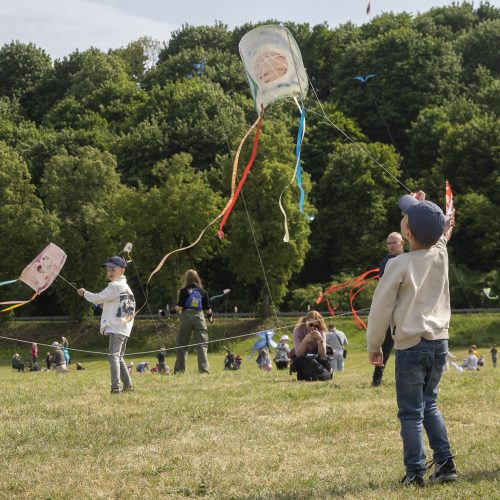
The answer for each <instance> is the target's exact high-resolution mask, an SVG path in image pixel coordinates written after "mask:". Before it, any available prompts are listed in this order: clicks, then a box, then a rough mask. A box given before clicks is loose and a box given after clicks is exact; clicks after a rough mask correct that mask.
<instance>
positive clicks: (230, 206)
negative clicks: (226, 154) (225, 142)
mask: <svg viewBox="0 0 500 500" xmlns="http://www.w3.org/2000/svg"><path fill="white" fill-rule="evenodd" d="M263 118H264V108H262V110H261V113H260V116H259V119H258V120H257V122H256V123H257V132H256V133H255V138H254V140H253V147H252V155H251V156H250V160H248V163H247V166H246V167H245V170H244V171H243V175H242V176H241V179H240V182H239V183H238V187H237V188H236V191H235V193H234V196H233V195H231V198H230V199H229V201H228V203H227V204H226V207H225V208H224V210H223V212H222V214H221V215H223V218H222V220H221V222H220V224H219V231H218V234H219V238H224V231H223V230H222V228H223V227H224V225H225V224H226V221H227V219H228V217H229V215H230V214H231V211H232V210H233V207H234V204H235V203H236V200H237V199H238V196H239V194H240V191H241V189H242V187H243V184H244V183H245V181H246V178H247V176H248V173H249V172H250V169H251V168H252V165H253V162H254V160H255V156H256V155H257V146H258V145H259V135H260V129H261V126H262V119H263ZM254 126H255V123H254V125H252V128H253V127H254ZM252 128H251V129H250V130H252ZM250 130H249V131H248V132H247V135H245V137H244V138H243V141H242V142H241V143H240V147H239V148H238V155H237V156H236V157H235V160H236V159H237V158H239V151H240V150H241V146H242V145H243V142H244V140H245V139H246V137H247V136H248V134H249V133H250ZM236 166H237V164H236V165H235V166H234V167H233V177H234V176H235V167H236Z"/></svg>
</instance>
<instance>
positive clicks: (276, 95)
mask: <svg viewBox="0 0 500 500" xmlns="http://www.w3.org/2000/svg"><path fill="white" fill-rule="evenodd" d="M239 48H240V55H241V58H242V60H243V64H244V66H245V70H246V73H247V77H248V81H249V83H250V89H251V92H252V96H253V98H254V103H255V108H256V110H257V113H258V117H257V119H256V120H255V122H254V123H253V124H252V126H251V127H250V128H249V129H248V131H247V132H246V134H245V135H244V136H243V138H242V140H241V141H240V144H239V146H238V149H237V150H236V154H235V155H234V160H233V171H232V175H231V194H230V196H229V200H228V201H227V203H226V205H225V206H224V208H223V209H222V211H221V212H220V213H219V214H218V215H217V216H216V217H215V218H214V219H213V220H212V221H211V222H210V223H209V224H208V225H207V226H206V227H205V228H204V229H202V230H201V232H200V234H199V235H198V237H197V238H196V239H195V240H194V241H193V242H192V243H190V244H189V245H186V246H183V247H181V248H177V249H175V250H172V251H170V252H168V253H167V254H165V255H164V256H163V257H162V259H161V260H160V262H159V263H158V265H157V266H156V267H155V268H154V269H153V271H152V272H151V274H150V275H149V278H148V280H147V283H146V302H145V303H144V304H143V305H142V306H141V307H140V308H139V309H137V311H136V314H137V313H138V312H139V311H140V310H141V309H142V308H143V307H144V306H145V305H146V303H147V300H148V298H147V289H148V285H149V283H150V281H151V279H152V277H153V276H154V275H155V274H156V273H157V272H158V271H159V270H160V269H161V268H162V267H163V265H164V264H165V261H166V260H167V259H168V258H169V257H170V256H171V255H173V254H175V253H178V252H182V251H184V250H188V249H189V248H192V247H194V246H195V245H197V244H198V242H199V241H200V240H201V238H202V237H203V235H204V234H205V231H206V230H207V229H208V228H209V227H211V226H212V225H213V224H215V223H216V222H217V221H219V220H220V223H219V229H218V235H219V238H223V237H224V231H223V228H224V225H225V224H226V221H227V219H228V217H229V215H230V213H231V211H232V209H233V207H234V204H235V203H236V200H237V199H238V196H239V194H240V192H241V189H242V187H243V184H244V183H245V180H246V178H247V176H248V174H249V172H250V169H251V167H252V165H253V162H254V160H255V157H256V155H257V147H258V143H259V135H260V131H261V126H262V120H263V118H264V110H265V108H266V106H268V105H269V104H271V103H272V102H273V101H275V100H276V99H280V98H282V97H288V96H294V99H295V102H296V104H297V106H298V107H299V109H300V110H301V118H300V124H299V131H298V134H297V145H296V157H297V161H296V165H295V172H294V176H293V178H292V181H291V183H293V181H294V179H295V177H297V183H298V185H299V189H300V190H301V201H300V209H301V210H302V205H303V200H304V192H303V191H304V190H303V188H302V184H301V169H300V150H301V146H302V140H303V137H304V132H305V108H304V105H303V104H301V105H300V104H299V103H298V101H297V99H296V97H295V96H296V95H298V96H299V98H300V100H301V102H302V100H303V98H304V96H305V94H306V92H307V90H308V78H307V74H306V71H305V69H304V64H303V62H302V56H301V55H300V50H299V48H298V46H297V43H296V42H295V40H294V39H293V36H292V35H291V34H290V32H289V31H288V29H286V28H285V27H284V26H276V25H266V26H261V27H259V28H256V29H254V30H252V31H250V32H248V33H247V34H245V35H244V36H243V38H242V39H241V41H240V46H239ZM194 69H195V70H196V71H197V72H198V74H199V73H200V72H203V69H204V63H200V65H199V66H198V65H196V67H195V68H194ZM254 129H256V131H255V137H254V142H253V146H252V152H251V155H250V159H249V160H248V163H247V165H246V167H245V169H244V171H243V174H242V175H241V178H240V181H239V183H238V185H237V186H236V177H237V172H238V163H239V158H240V155H241V150H242V148H243V145H244V143H245V141H246V140H247V138H248V137H249V136H250V134H251V132H252V131H253V130H254ZM291 183H290V184H291ZM287 187H288V186H287ZM285 189H286V188H285ZM283 192H284V191H283ZM282 194H283V193H282ZM280 207H281V208H282V206H281V195H280ZM282 212H283V213H284V210H283V209H282ZM284 216H285V237H284V238H283V240H284V241H288V238H289V237H288V227H287V221H286V214H285V213H284Z"/></svg>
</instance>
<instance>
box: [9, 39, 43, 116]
mask: <svg viewBox="0 0 500 500" xmlns="http://www.w3.org/2000/svg"><path fill="white" fill-rule="evenodd" d="M51 71H52V61H51V59H50V56H49V55H48V54H47V53H46V52H45V51H44V50H42V49H40V48H38V47H36V46H35V45H34V44H32V43H28V44H26V43H21V42H19V41H14V42H11V43H9V44H5V45H4V46H3V47H2V48H0V96H7V97H16V98H18V99H19V100H20V102H21V104H22V105H23V107H25V108H26V110H27V111H30V105H31V103H32V99H33V96H34V94H35V90H36V88H37V86H38V85H39V84H40V82H41V81H42V79H43V78H44V77H45V76H46V75H47V74H48V73H50V72H51Z"/></svg>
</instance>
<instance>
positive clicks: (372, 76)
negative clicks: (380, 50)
mask: <svg viewBox="0 0 500 500" xmlns="http://www.w3.org/2000/svg"><path fill="white" fill-rule="evenodd" d="M374 77H375V73H372V74H370V75H366V76H363V75H360V76H355V77H353V80H359V81H360V82H361V83H366V82H367V81H368V80H369V79H370V78H374Z"/></svg>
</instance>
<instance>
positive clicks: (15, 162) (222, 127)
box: [0, 2, 500, 318]
mask: <svg viewBox="0 0 500 500" xmlns="http://www.w3.org/2000/svg"><path fill="white" fill-rule="evenodd" d="M272 22H276V21H272V20H271V21H266V23H272ZM259 24H260V23H259ZM285 24H286V26H287V27H288V28H289V29H290V31H291V33H292V34H293V36H294V37H295V39H296V41H297V43H298V45H299V47H300V49H301V52H302V56H303V60H304V65H305V67H306V69H307V71H308V74H309V77H310V79H311V82H312V85H313V86H314V89H315V91H316V93H317V96H318V99H319V100H317V99H316V98H315V96H314V92H313V91H312V90H310V92H309V94H308V97H307V98H306V100H305V106H306V108H307V111H306V120H307V129H306V135H305V140H304V144H303V148H302V164H303V167H304V170H305V173H304V186H305V188H306V193H307V195H306V204H305V210H304V213H302V214H301V213H299V210H298V199H299V194H298V189H296V188H292V189H290V190H288V192H287V193H286V195H285V197H284V206H285V209H286V211H287V214H288V216H289V226H290V243H284V242H283V241H282V238H283V222H282V214H281V212H280V210H279V208H278V197H279V194H280V192H281V191H282V189H283V188H284V186H285V185H286V184H287V183H288V182H289V180H290V179H291V177H292V175H293V170H294V167H295V158H294V153H295V138H296V135H297V128H298V123H299V114H298V112H297V109H296V107H295V105H294V103H293V101H291V100H290V99H285V100H282V101H278V102H275V103H273V104H272V105H270V106H269V108H268V109H267V110H266V116H265V118H264V122H263V128H262V133H261V139H260V146H259V151H258V154H257V159H256V163H255V165H254V167H253V169H252V171H251V173H250V175H249V177H248V180H247V182H246V184H245V188H244V190H243V194H244V199H243V198H240V199H239V200H238V203H237V204H236V206H235V209H234V211H233V213H232V215H231V217H230V218H229V220H228V224H227V226H226V230H225V233H226V237H225V238H224V239H222V240H219V238H218V236H217V233H216V230H215V229H214V230H213V231H211V230H209V231H208V232H207V234H206V235H205V236H204V238H203V239H202V240H201V241H200V243H199V244H198V245H197V246H195V247H194V248H193V249H192V250H189V251H186V252H182V253H178V254H176V255H174V256H173V257H172V258H170V259H169V260H168V261H167V263H166V265H165V266H164V268H163V269H162V270H161V271H160V272H159V273H158V275H156V276H155V278H153V280H152V282H151V286H150V294H149V297H150V299H149V302H150V304H151V306H152V308H153V309H152V310H157V309H158V308H160V307H164V306H165V304H173V303H174V301H175V298H176V295H177V290H178V288H179V286H180V278H181V276H182V273H183V272H184V271H185V270H186V269H188V268H191V267H195V268H196V269H198V270H199V272H200V274H201V276H202V277H203V280H204V283H205V284H206V285H207V288H208V290H209V292H210V294H211V295H216V294H218V293H221V290H223V289H225V288H230V289H231V293H230V295H229V296H228V302H226V305H225V307H226V308H227V307H229V309H230V310H232V309H233V306H234V305H237V306H238V309H239V311H255V310H261V311H264V312H267V311H268V310H269V305H270V302H271V301H270V299H271V298H272V302H273V303H274V304H275V305H276V307H278V308H280V309H281V310H282V311H286V310H304V309H305V308H306V307H307V305H308V304H309V305H312V304H314V300H315V298H316V297H317V295H318V292H319V290H320V289H321V288H324V287H325V286H328V285H329V284H330V283H332V282H333V281H338V280H342V279H345V278H347V277H349V276H353V275H357V274H359V273H361V272H363V271H365V270H368V269H371V268H374V267H377V264H378V262H379V260H380V258H381V257H382V256H383V255H384V253H385V251H386V250H385V238H386V237H387V234H388V233H389V232H391V231H394V230H398V228H399V221H400V213H399V212H398V209H397V200H398V198H399V197H400V196H401V195H402V194H404V193H405V191H404V190H403V189H402V188H401V186H400V185H398V183H397V182H396V181H395V180H394V178H393V177H392V176H395V177H397V178H398V179H400V180H401V181H402V182H403V183H404V184H405V185H406V186H408V187H409V188H410V189H415V190H416V189H423V190H424V191H426V193H427V197H428V199H430V200H433V201H435V202H436V203H438V204H440V205H441V206H442V207H443V206H444V186H445V179H448V180H449V181H450V183H451V185H452V188H453V192H454V200H455V206H456V209H457V225H456V229H455V232H454V235H453V239H452V240H451V242H450V245H449V252H450V268H451V269H450V286H451V297H452V307H454V308H462V307H493V306H498V301H492V300H488V299H487V298H486V297H485V295H484V294H483V293H482V288H483V287H491V288H492V289H493V291H494V292H495V291H496V292H498V290H500V277H499V273H498V269H499V264H500V253H499V251H498V241H500V217H498V204H499V200H500V154H499V153H500V151H499V146H500V126H499V112H500V57H499V54H500V9H498V8H495V7H493V6H491V5H490V4H489V3H481V4H480V5H479V7H477V8H475V7H474V6H473V4H472V3H468V2H464V3H462V4H456V5H453V6H450V7H443V8H435V9H432V10H430V11H429V12H425V13H422V14H418V15H416V16H411V15H409V14H405V13H403V14H384V15H381V16H379V17H376V18H374V19H373V20H371V21H370V22H369V23H367V24H364V25H362V26H355V25H353V24H345V25H342V26H340V27H338V28H330V27H329V26H328V25H327V24H320V25H315V26H310V25H308V24H294V23H285ZM254 27H256V25H252V24H245V25H243V26H240V27H237V28H235V29H233V30H229V29H228V27H227V26H225V25H223V24H221V23H216V24H214V25H213V26H197V27H195V26H189V25H185V26H183V27H182V28H181V29H179V30H178V31H176V32H174V33H173V34H172V37H171V39H170V41H169V42H168V44H166V45H165V44H164V45H162V44H160V43H159V42H157V41H155V40H153V39H151V38H149V37H144V38H141V39H139V40H135V41H131V42H130V44H129V45H127V46H126V47H122V48H119V49H113V50H110V51H109V52H107V53H105V52H103V51H101V50H98V49H90V50H87V51H84V52H78V51H76V52H73V53H72V54H69V55H68V56H67V57H64V58H63V59H60V60H54V61H53V60H52V59H51V57H50V56H49V55H48V54H47V53H46V52H45V51H44V50H43V48H40V47H36V46H35V45H33V44H23V43H20V42H16V41H13V42H11V43H9V44H6V45H4V46H2V47H1V48H0V202H1V203H0V220H1V222H2V237H1V239H0V253H1V255H2V259H1V260H0V281H3V280H8V279H14V278H15V277H17V276H18V275H19V274H20V272H21V270H22V269H23V267H24V266H25V265H26V264H27V263H29V262H30V261H31V260H32V259H33V257H34V256H35V255H36V254H37V253H38V252H39V251H40V250H41V249H42V248H43V247H44V246H45V245H46V244H47V243H48V242H49V241H52V242H54V243H56V244H57V245H59V246H60V247H61V248H63V249H64V250H65V251H66V253H67V254H68V260H67V263H66V265H65V267H64V269H63V272H62V274H63V275H64V276H65V278H67V279H69V280H70V281H72V282H75V283H76V284H77V285H78V286H84V287H85V288H87V289H90V290H93V291H94V290H95V291H97V290H100V289H101V288H102V287H103V286H104V283H105V276H104V274H103V271H102V269H101V263H102V262H104V260H105V259H106V258H107V257H108V256H109V255H113V254H118V253H119V252H120V251H121V250H122V248H123V247H124V245H125V243H126V242H128V241H130V242H132V243H133V244H134V250H133V252H132V258H133V265H132V266H129V267H130V269H129V272H128V276H129V281H130V283H131V286H132V288H133V289H134V290H135V291H136V296H138V302H139V303H141V296H140V291H139V290H140V289H141V288H142V287H143V285H144V283H145V281H146V280H147V277H148V275H149V273H150V272H151V270H152V269H153V268H154V267H155V266H156V264H157V263H158V262H159V260H160V259H161V257H162V256H163V255H164V254H165V253H167V252H169V251H171V250H174V249H176V248H178V247H180V246H183V245H186V244H188V243H190V242H192V241H194V240H195V238H196V237H197V236H198V234H199V232H200V231H201V229H203V228H204V227H205V226H206V225H207V224H208V222H209V221H211V220H212V219H213V218H214V216H216V215H217V214H218V213H219V212H220V210H221V209H222V208H223V206H224V204H225V203H226V201H227V199H228V197H229V194H230V174H231V165H232V157H231V156H232V154H234V152H235V150H236V148H237V145H238V143H239V141H240V139H241V137H242V136H243V135H244V133H245V131H246V129H247V128H248V126H249V124H250V123H252V122H253V121H254V120H255V118H256V116H257V115H256V112H255V110H254V107H253V101H252V99H251V96H250V91H249V88H248V84H247V80H246V76H245V72H244V69H243V65H242V63H241V60H240V58H239V55H238V43H239V40H240V39H241V37H242V36H243V35H244V34H245V33H246V32H247V31H249V30H250V29H252V28H254ZM201 63H203V64H204V68H203V70H202V71H200V70H198V68H199V65H200V64H201ZM368 74H374V75H375V76H374V77H372V78H370V79H369V80H367V82H366V83H362V82H361V81H359V80H357V79H355V77H356V76H360V75H368ZM320 103H321V104H320ZM322 108H323V109H322ZM323 110H324V111H325V113H326V115H327V116H328V119H329V120H330V121H331V122H333V123H334V124H335V125H336V127H338V128H340V129H341V130H343V131H344V132H345V133H346V134H348V135H349V137H351V138H352V139H353V140H354V141H356V142H357V144H358V145H360V146H362V148H364V149H366V150H367V151H368V152H369V153H370V154H371V155H372V156H373V157H374V158H375V159H377V161H378V162H379V163H380V164H382V165H383V166H384V169H385V170H384V169H382V168H381V167H380V166H379V165H377V164H376V163H375V162H373V161H372V160H371V159H370V158H368V156H367V155H366V154H365V153H363V152H362V151H361V150H360V148H359V147H358V146H357V145H356V144H353V143H352V142H350V141H349V140H346V137H345V135H343V134H342V133H341V132H339V130H338V128H336V127H335V126H332V124H331V123H330V122H329V121H327V120H326V119H325V118H324V117H322V116H321V114H322V113H323ZM249 142H251V141H249ZM249 156H250V146H248V147H247V148H246V149H244V151H243V154H242V158H241V161H240V163H241V164H244V162H245V160H247V159H248V158H249ZM261 262H262V265H261ZM264 271H265V272H264ZM266 277H267V283H266ZM28 295H29V289H27V287H26V286H25V285H23V284H16V285H11V286H10V287H9V288H8V289H7V287H3V288H2V289H0V299H4V300H5V299H9V298H10V299H11V298H12V297H15V298H22V297H24V296H26V297H27V296H28ZM369 301H370V291H369V290H367V291H366V293H365V294H364V295H362V296H360V300H359V302H358V305H359V307H363V306H367V305H369ZM337 303H338V305H339V307H340V308H341V309H342V308H347V305H348V300H347V297H345V296H340V297H339V298H338V300H337V302H336V304H334V305H337ZM89 312H90V309H89V304H88V303H86V302H85V301H82V300H81V299H80V298H79V297H77V295H76V293H74V291H72V290H71V289H70V288H69V287H68V285H67V284H65V283H64V282H62V281H60V280H57V281H56V283H55V284H54V285H53V286H52V287H51V288H50V289H49V290H47V291H46V292H44V293H43V294H42V295H41V296H40V297H38V298H37V300H36V301H35V302H33V303H32V304H30V305H28V306H26V307H24V308H21V309H19V310H18V311H16V315H20V316H22V315H26V316H27V315H36V316H39V315H61V314H62V315H66V314H69V315H71V316H73V317H74V318H81V317H83V316H85V315H86V314H88V313H89Z"/></svg>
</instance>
